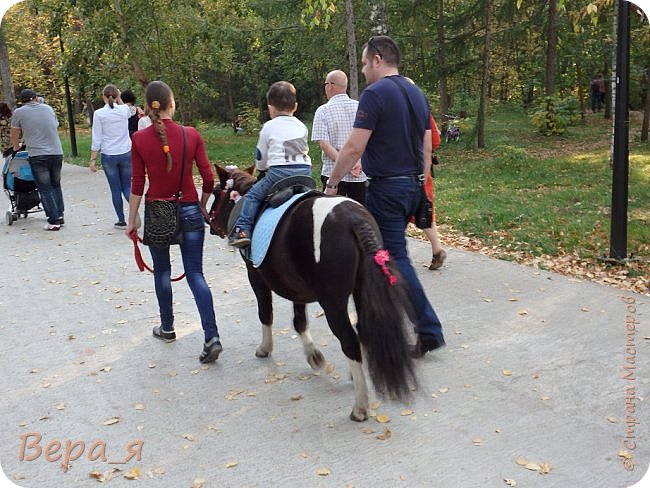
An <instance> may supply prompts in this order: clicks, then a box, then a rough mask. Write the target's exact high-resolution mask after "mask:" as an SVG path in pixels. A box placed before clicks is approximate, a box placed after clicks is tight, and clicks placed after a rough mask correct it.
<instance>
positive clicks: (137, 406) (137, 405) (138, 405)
mask: <svg viewBox="0 0 650 488" xmlns="http://www.w3.org/2000/svg"><path fill="white" fill-rule="evenodd" d="M135 409H136V410H144V403H136V404H135Z"/></svg>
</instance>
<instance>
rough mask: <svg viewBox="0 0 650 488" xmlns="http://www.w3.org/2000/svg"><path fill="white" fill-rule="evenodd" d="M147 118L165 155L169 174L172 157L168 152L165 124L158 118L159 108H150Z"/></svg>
mask: <svg viewBox="0 0 650 488" xmlns="http://www.w3.org/2000/svg"><path fill="white" fill-rule="evenodd" d="M149 118H151V122H153V125H154V127H155V128H156V132H157V133H158V137H159V138H160V143H161V145H162V150H163V152H164V153H165V158H166V160H167V172H168V173H169V172H170V171H171V170H172V155H171V153H170V152H169V145H168V144H167V129H165V124H164V123H163V121H162V119H161V118H160V107H158V108H153V107H152V108H151V111H150V113H149Z"/></svg>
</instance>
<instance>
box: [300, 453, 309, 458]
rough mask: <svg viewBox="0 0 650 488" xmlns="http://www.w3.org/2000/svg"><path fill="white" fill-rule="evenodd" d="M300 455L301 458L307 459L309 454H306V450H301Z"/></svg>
mask: <svg viewBox="0 0 650 488" xmlns="http://www.w3.org/2000/svg"><path fill="white" fill-rule="evenodd" d="M300 457H301V458H303V459H307V458H308V457H309V454H307V453H306V452H301V453H300Z"/></svg>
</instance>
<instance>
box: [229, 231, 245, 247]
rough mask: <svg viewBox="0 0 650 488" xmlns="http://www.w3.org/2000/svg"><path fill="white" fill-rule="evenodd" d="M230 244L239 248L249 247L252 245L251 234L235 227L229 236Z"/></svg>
mask: <svg viewBox="0 0 650 488" xmlns="http://www.w3.org/2000/svg"><path fill="white" fill-rule="evenodd" d="M228 244H229V245H231V246H234V247H239V248H242V247H248V246H250V245H251V233H250V232H249V231H247V230H244V229H242V228H241V227H235V229H234V230H233V231H232V232H231V233H230V235H229V236H228Z"/></svg>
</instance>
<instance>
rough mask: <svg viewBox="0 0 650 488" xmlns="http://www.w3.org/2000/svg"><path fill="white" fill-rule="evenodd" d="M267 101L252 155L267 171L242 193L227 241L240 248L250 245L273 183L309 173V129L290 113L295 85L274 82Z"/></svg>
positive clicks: (296, 104)
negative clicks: (265, 117) (266, 114)
mask: <svg viewBox="0 0 650 488" xmlns="http://www.w3.org/2000/svg"><path fill="white" fill-rule="evenodd" d="M266 100H267V102H268V106H269V113H270V115H271V120H269V121H268V122H266V123H265V124H264V126H263V127H262V129H261V130H260V135H259V139H258V141H257V149H256V155H255V159H256V162H257V170H258V171H265V172H266V174H265V176H264V178H259V179H258V180H257V182H256V183H255V184H254V185H253V186H252V187H251V189H250V190H248V191H247V192H246V194H245V195H244V197H243V198H244V203H243V205H242V209H241V213H240V214H239V218H238V219H237V222H236V223H235V227H234V229H233V231H232V232H231V233H230V235H229V236H228V244H230V245H231V246H235V247H239V248H243V247H247V246H249V245H250V243H251V229H252V228H253V221H254V220H255V215H256V214H257V210H258V209H259V206H260V204H261V203H262V200H263V199H264V197H266V194H267V193H268V191H269V189H270V188H271V187H272V186H273V184H275V183H277V182H278V181H280V180H281V179H283V178H287V177H289V176H301V175H302V176H311V159H310V158H309V154H308V153H309V144H308V142H307V136H308V132H309V131H308V129H307V127H306V126H305V124H303V123H302V122H301V121H300V120H298V119H297V118H296V117H294V116H293V114H294V113H295V112H296V110H297V109H298V103H297V102H296V88H295V87H294V86H293V85H292V84H291V83H289V82H288V81H277V82H275V83H273V84H272V85H271V88H269V91H268V92H267V94H266Z"/></svg>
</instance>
